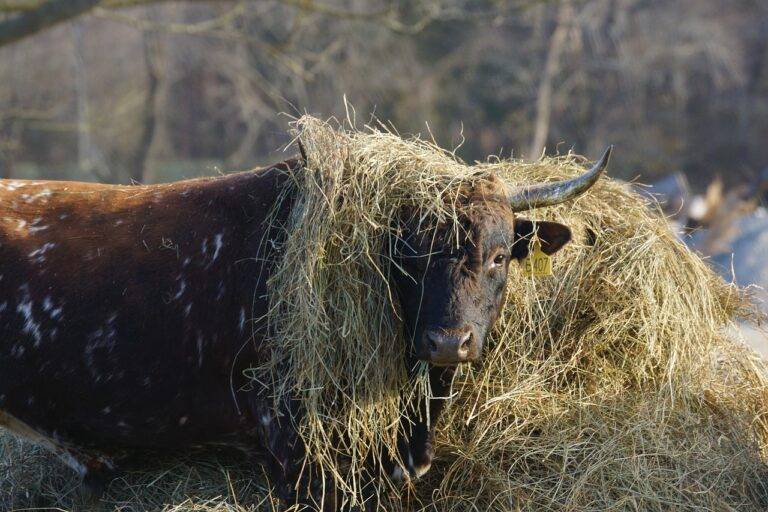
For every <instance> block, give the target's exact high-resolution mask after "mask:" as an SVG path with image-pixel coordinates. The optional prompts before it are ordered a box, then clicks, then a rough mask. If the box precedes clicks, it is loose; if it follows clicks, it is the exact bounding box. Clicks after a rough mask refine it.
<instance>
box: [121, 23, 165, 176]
mask: <svg viewBox="0 0 768 512" xmlns="http://www.w3.org/2000/svg"><path fill="white" fill-rule="evenodd" d="M142 44H143V46H144V64H145V68H146V70H147V92H146V94H145V95H144V106H143V115H142V126H141V134H140V135H139V141H138V144H137V146H136V152H135V153H134V156H133V158H131V159H130V163H129V172H130V174H131V180H132V181H134V182H137V183H145V182H146V181H147V180H148V178H149V177H150V175H151V173H150V170H149V151H150V149H151V148H152V141H153V140H154V138H155V130H156V127H157V103H158V90H159V87H160V72H159V70H158V68H159V66H158V64H157V58H158V42H157V38H156V36H155V35H154V34H150V33H144V34H143V36H142Z"/></svg>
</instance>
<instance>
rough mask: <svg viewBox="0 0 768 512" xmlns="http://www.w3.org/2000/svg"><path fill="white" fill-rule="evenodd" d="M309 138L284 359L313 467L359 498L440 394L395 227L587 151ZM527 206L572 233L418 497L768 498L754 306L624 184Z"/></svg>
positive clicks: (486, 504) (527, 296)
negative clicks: (490, 156)
mask: <svg viewBox="0 0 768 512" xmlns="http://www.w3.org/2000/svg"><path fill="white" fill-rule="evenodd" d="M296 131H297V136H298V138H299V140H300V141H301V143H302V144H303V147H304V150H305V154H306V157H307V162H308V168H309V169H310V172H308V173H304V176H303V177H302V180H303V181H301V182H296V183H294V184H293V187H294V188H293V190H294V191H295V192H296V193H297V194H298V197H299V199H298V200H297V201H298V202H297V204H296V205H295V206H296V208H295V209H294V216H293V217H292V219H291V221H290V223H289V225H288V226H287V227H286V240H285V243H284V246H283V251H282V254H283V257H284V258H285V259H284V260H283V261H282V262H281V263H280V267H279V268H280V269H281V270H280V271H278V272H277V273H276V275H275V276H273V278H272V280H271V282H270V285H271V293H272V303H273V309H272V311H271V314H270V318H269V320H270V322H271V324H272V326H273V328H275V332H276V338H277V339H276V342H277V343H276V346H280V347H283V348H284V351H283V352H281V353H280V354H279V355H278V357H277V360H279V363H277V364H276V365H275V367H278V368H279V369H280V370H279V376H280V379H281V380H280V383H282V385H284V386H287V387H286V388H284V389H285V391H288V392H290V393H294V394H296V395H297V396H300V397H301V400H302V402H303V404H304V406H305V407H306V410H307V411H308V414H307V416H306V417H305V418H303V419H302V420H301V422H300V425H299V427H300V429H301V433H302V437H303V438H304V440H305V441H306V443H307V446H308V447H309V459H310V460H312V461H313V462H315V463H316V464H318V465H319V466H320V467H321V468H323V469H324V470H325V471H326V472H327V473H328V474H330V475H333V477H334V478H335V479H336V482H337V484H339V485H340V486H341V487H342V488H343V489H344V490H345V491H346V492H347V493H349V494H350V495H353V497H352V498H351V500H352V502H355V501H356V499H355V497H354V495H358V493H359V491H360V479H359V475H360V474H361V472H362V470H363V460H364V459H365V458H366V456H368V455H371V454H373V455H376V454H377V453H381V452H388V453H390V455H393V454H394V453H396V452H395V448H394V447H395V440H396V438H397V435H398V421H397V420H398V417H399V415H400V412H401V411H402V410H403V409H404V408H405V406H406V404H407V402H408V400H414V399H416V400H423V399H426V398H427V397H426V396H425V393H424V390H425V389H428V388H427V385H426V383H425V382H424V379H426V378H427V376H426V374H425V373H421V374H420V376H419V378H417V379H416V381H415V382H414V381H410V382H409V381H408V379H406V377H405V372H404V368H403V365H402V356H401V354H402V353H403V351H404V350H405V346H404V343H403V341H402V337H401V336H400V335H399V334H400V333H399V326H398V322H397V307H396V304H395V302H394V301H393V300H392V291H391V290H390V289H389V288H388V285H387V264H386V261H385V260H386V257H385V258H382V257H381V255H382V254H386V251H385V247H386V238H387V236H390V235H393V234H394V235H395V236H396V235H397V233H392V230H393V226H394V225H396V223H395V222H393V220H394V219H395V218H396V217H397V215H398V213H399V212H400V211H401V208H402V207H403V206H408V205H417V206H418V207H420V208H423V209H425V210H426V211H428V212H429V213H430V214H432V215H435V216H437V217H439V218H440V219H441V220H442V221H446V222H450V221H451V220H452V219H456V218H457V216H458V212H457V211H456V208H457V206H455V205H456V204H457V202H456V201H454V200H453V198H455V197H456V196H457V194H458V193H459V189H460V187H461V186H465V185H466V184H468V183H469V184H471V183H474V182H475V181H477V180H482V179H485V178H487V177H488V176H490V175H496V176H499V177H501V178H503V179H504V180H506V181H507V182H509V183H513V184H524V183H530V182H541V181H546V180H551V179H563V178H569V177H573V176H575V175H576V174H578V173H580V172H583V160H582V159H580V158H578V157H575V156H572V155H569V156H566V157H561V158H556V159H544V160H542V161H540V162H537V163H533V164H527V163H523V162H519V161H510V160H492V161H488V162H485V163H480V164H476V165H473V166H469V165H465V164H464V163H462V162H461V161H459V160H458V159H457V158H455V156H454V155H452V154H450V153H448V152H445V151H443V150H440V149H439V148H437V147H435V146H434V145H433V144H431V143H428V142H425V141H423V140H419V139H411V140H404V139H402V138H400V137H399V136H397V135H396V134H393V133H391V132H388V131H386V130H375V129H366V130H363V131H356V130H351V129H350V130H341V129H339V128H338V127H331V126H330V125H328V124H326V123H323V122H320V121H318V120H317V119H313V118H310V117H304V118H301V119H299V120H298V121H297V123H296ZM529 215H530V216H531V217H532V218H536V219H542V220H543V219H547V220H556V221H558V222H562V223H564V224H566V225H568V226H570V227H571V228H572V229H573V231H574V235H575V236H574V242H573V243H571V244H570V245H569V246H567V248H566V249H565V250H564V251H563V252H562V253H561V254H558V256H557V258H556V260H555V276H554V277H549V278H544V279H539V280H533V279H530V278H525V277H523V275H522V272H521V271H520V270H519V269H517V268H512V270H511V273H510V278H509V286H508V300H507V305H506V307H505V309H504V313H503V315H502V318H501V319H500V320H499V322H498V324H497V326H496V328H495V330H494V332H493V333H492V335H491V339H490V340H489V347H488V348H487V349H486V350H487V354H486V357H485V360H484V361H483V362H482V363H481V364H479V365H476V366H472V367H463V368H462V371H460V372H458V375H457V377H456V379H455V380H454V383H453V390H452V392H453V394H455V397H454V399H453V401H452V403H451V405H450V407H449V408H448V410H447V411H446V412H445V413H444V415H443V417H442V419H441V423H440V429H439V434H438V436H437V444H438V446H437V452H438V459H439V462H438V464H437V467H435V468H434V469H433V470H432V471H431V472H430V473H429V475H428V476H427V477H426V479H425V480H424V481H422V482H419V483H417V484H415V486H414V488H413V489H412V493H411V496H410V499H414V500H416V502H418V503H422V504H424V505H427V504H428V503H429V502H430V501H431V500H435V502H436V503H437V508H438V509H440V510H466V509H467V508H474V507H477V509H480V510H510V508H515V507H520V508H530V509H536V510H538V509H541V508H549V509H558V510H562V509H573V508H575V509H579V510H583V509H599V510H603V509H605V508H623V507H637V508H640V509H644V510H653V509H667V508H669V507H681V508H689V507H694V508H714V509H722V508H734V509H740V510H744V509H746V508H749V507H752V508H754V509H756V510H757V509H761V508H764V507H765V506H767V505H768V491H767V490H766V484H764V483H763V482H764V481H765V478H764V477H765V476H767V475H768V473H766V469H765V465H764V460H763V458H762V456H763V455H764V454H765V453H764V452H765V448H766V442H767V441H768V430H767V429H766V420H765V417H764V415H765V411H766V407H765V406H766V403H767V402H766V400H767V399H768V392H767V390H768V388H766V386H765V385H766V375H767V374H766V369H765V367H764V366H763V365H762V363H761V362H759V361H757V360H754V359H751V356H750V355H749V354H748V353H746V351H744V350H742V349H740V348H738V347H737V346H736V345H735V344H734V343H733V342H732V341H731V340H729V339H727V337H726V335H725V333H724V332H725V331H724V328H725V327H727V326H728V325H729V324H730V323H731V322H732V321H733V320H734V319H735V318H742V317H747V316H750V315H752V314H753V309H752V308H751V306H750V304H749V301H748V299H747V297H745V296H744V294H743V293H742V292H741V291H740V290H738V289H737V288H736V287H734V286H731V285H728V284H726V283H725V282H723V281H722V280H721V279H720V278H719V277H718V276H717V275H716V274H714V273H713V272H712V271H711V270H710V269H709V268H708V267H707V266H706V264H705V263H704V262H703V261H702V260H701V259H700V258H699V257H698V256H697V255H695V254H694V253H692V252H691V251H689V250H688V249H687V248H686V247H685V246H684V245H683V244H681V243H680V242H679V241H678V240H677V239H676V237H675V236H674V235H673V233H671V232H670V230H669V228H668V227H667V224H666V222H665V221H664V220H663V218H662V217H661V216H660V215H659V213H658V209H657V208H655V207H654V206H653V205H650V204H648V202H647V200H646V199H643V198H641V197H640V196H638V195H637V194H635V193H634V192H633V191H632V190H631V189H630V188H629V187H627V186H626V185H625V184H623V183H620V182H617V181H615V180H612V179H605V180H602V181H601V182H600V183H599V184H598V185H597V186H595V187H594V189H593V190H592V191H591V192H590V193H588V194H586V195H585V196H582V197H581V198H579V199H578V200H576V201H574V202H571V203H567V204H563V205H560V206H557V207H554V208H548V209H546V210H542V211H534V212H529ZM286 375H287V376H289V378H288V379H284V377H285V376H286ZM275 382H276V381H275ZM348 454H352V455H353V460H352V461H351V462H350V461H349V460H347V459H346V455H348ZM435 489H437V491H434V490H435ZM387 495H388V496H390V497H391V496H392V493H388V494H387ZM358 497H359V496H358ZM402 505H403V502H400V501H398V499H396V500H395V502H389V503H387V504H386V505H385V508H387V509H390V510H391V509H394V508H399V507H400V506H402ZM412 506H413V503H411V504H409V505H408V507H412Z"/></svg>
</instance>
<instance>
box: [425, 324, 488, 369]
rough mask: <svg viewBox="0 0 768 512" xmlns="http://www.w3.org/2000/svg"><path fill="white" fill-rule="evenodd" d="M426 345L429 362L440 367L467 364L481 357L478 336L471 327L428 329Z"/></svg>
mask: <svg viewBox="0 0 768 512" xmlns="http://www.w3.org/2000/svg"><path fill="white" fill-rule="evenodd" d="M424 344H425V346H426V349H427V350H426V353H427V355H428V360H429V362H431V363H432V364H435V365H438V366H447V365H454V364H459V363H467V362H470V361H474V360H475V359H477V358H478V356H479V355H480V354H479V350H478V349H477V339H476V336H475V334H474V333H473V332H472V329H471V328H469V327H465V328H459V329H441V328H429V329H426V330H425V331H424Z"/></svg>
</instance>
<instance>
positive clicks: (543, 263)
mask: <svg viewBox="0 0 768 512" xmlns="http://www.w3.org/2000/svg"><path fill="white" fill-rule="evenodd" d="M520 264H521V265H522V266H523V275H524V276H526V277H543V276H551V275H552V258H551V257H550V256H549V255H547V254H544V251H542V250H541V242H540V241H539V240H538V239H537V240H535V241H534V242H533V250H532V251H531V252H529V253H528V256H526V257H525V258H524V259H523V260H522V261H521V262H520Z"/></svg>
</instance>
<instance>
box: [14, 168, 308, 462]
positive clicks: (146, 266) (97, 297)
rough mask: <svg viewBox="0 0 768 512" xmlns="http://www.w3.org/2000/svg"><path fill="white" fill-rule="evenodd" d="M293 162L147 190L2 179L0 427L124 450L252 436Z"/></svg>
mask: <svg viewBox="0 0 768 512" xmlns="http://www.w3.org/2000/svg"><path fill="white" fill-rule="evenodd" d="M296 165H297V163H296V162H295V161H289V162H285V163H282V164H278V165H277V166H275V167H272V168H269V169H265V170H259V171H250V172H244V173H239V174H231V175H226V176H221V177H216V178H207V179H197V180H188V181H182V182H178V183H173V184H167V185H151V186H114V185H99V184H89V183H73V182H54V181H40V182H29V181H18V180H13V181H8V180H0V412H2V413H3V414H0V423H4V424H5V425H6V426H7V427H10V428H13V426H14V425H17V428H16V429H15V430H19V428H18V425H23V426H24V428H22V429H21V430H25V429H26V430H27V431H28V430H29V429H32V430H33V431H35V432H36V433H38V434H39V435H41V436H44V437H45V438H47V439H49V440H52V441H53V442H55V443H56V444H57V445H58V446H66V447H78V449H83V450H85V451H91V450H92V451H94V452H97V453H103V454H106V455H115V456H116V455H119V454H120V453H121V452H123V451H128V450H131V449H134V448H147V449H162V450H166V449H174V448H180V447H184V446H189V445H193V444H206V443H232V444H238V443H241V442H247V441H246V439H245V438H247V437H249V436H250V432H251V430H252V429H253V428H254V427H255V423H254V422H253V418H252V414H251V412H250V410H248V408H247V407H244V405H245V404H244V401H245V398H244V397H242V396H240V395H239V394H238V393H237V390H238V389H239V388H240V387H241V386H242V385H243V382H242V370H243V369H244V368H245V367H247V366H249V365H252V364H253V363H254V362H256V361H258V359H259V358H260V357H263V354H261V353H260V342H261V338H260V336H259V334H258V333H255V336H254V332H253V328H254V327H253V322H251V319H252V318H254V315H258V312H259V311H261V312H263V311H264V310H265V303H264V298H263V297H264V295H265V288H264V279H260V276H262V277H263V276H264V275H265V272H264V270H265V269H263V268H262V263H261V262H260V261H259V260H257V259H256V258H255V256H256V255H260V256H263V257H267V256H268V250H269V248H270V245H269V244H268V243H266V245H264V244H265V242H267V241H268V239H269V236H270V233H269V232H268V231H267V228H266V227H265V226H264V225H263V223H262V221H263V219H264V218H265V216H266V214H267V212H269V210H270V209H271V208H272V206H273V205H274V204H275V202H276V198H277V193H278V192H279V189H280V184H281V183H282V182H283V181H284V180H285V179H286V176H287V171H289V170H290V169H291V168H293V167H295V166H296ZM240 413H242V414H240ZM3 418H5V420H3ZM22 433H24V432H22ZM26 434H27V435H29V432H26ZM73 453H74V450H73ZM70 465H73V464H70ZM73 467H74V465H73ZM76 469H77V468H76Z"/></svg>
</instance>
